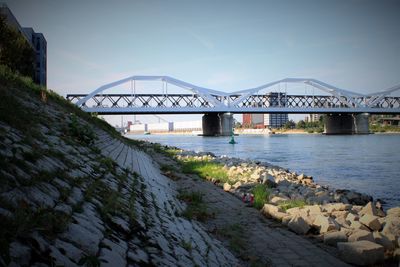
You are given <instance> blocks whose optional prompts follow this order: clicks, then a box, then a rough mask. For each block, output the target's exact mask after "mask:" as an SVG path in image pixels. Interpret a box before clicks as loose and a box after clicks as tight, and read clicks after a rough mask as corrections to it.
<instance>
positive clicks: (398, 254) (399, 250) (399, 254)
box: [393, 248, 400, 262]
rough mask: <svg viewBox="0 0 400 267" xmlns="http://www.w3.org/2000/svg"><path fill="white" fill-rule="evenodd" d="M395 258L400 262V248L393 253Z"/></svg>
mask: <svg viewBox="0 0 400 267" xmlns="http://www.w3.org/2000/svg"><path fill="white" fill-rule="evenodd" d="M393 258H394V259H396V260H398V261H399V262H400V248H396V249H395V250H394V252H393Z"/></svg>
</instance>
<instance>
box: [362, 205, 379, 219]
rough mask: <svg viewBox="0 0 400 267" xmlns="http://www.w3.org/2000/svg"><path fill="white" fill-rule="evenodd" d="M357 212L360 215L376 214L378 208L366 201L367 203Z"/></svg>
mask: <svg viewBox="0 0 400 267" xmlns="http://www.w3.org/2000/svg"><path fill="white" fill-rule="evenodd" d="M359 214H360V215H361V216H362V215H364V214H369V215H374V216H378V209H377V208H376V207H375V205H374V204H373V203H372V202H368V204H367V205H365V206H364V207H363V208H362V209H361V211H360V212H359Z"/></svg>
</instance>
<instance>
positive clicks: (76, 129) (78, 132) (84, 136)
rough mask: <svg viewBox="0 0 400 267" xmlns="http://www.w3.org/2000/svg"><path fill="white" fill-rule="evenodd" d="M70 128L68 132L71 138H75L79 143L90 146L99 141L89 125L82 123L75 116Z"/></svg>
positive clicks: (72, 116) (73, 115) (72, 115)
mask: <svg viewBox="0 0 400 267" xmlns="http://www.w3.org/2000/svg"><path fill="white" fill-rule="evenodd" d="M68 126H69V128H68V132H69V134H70V136H71V137H73V138H75V139H76V140H77V141H78V142H79V143H82V144H85V145H88V146H89V145H92V144H93V143H94V141H95V140H97V139H98V138H97V136H96V134H95V133H94V131H93V130H92V129H91V128H90V127H89V125H87V124H82V123H80V122H79V121H78V117H77V116H76V115H75V114H71V122H70V123H69V125H68Z"/></svg>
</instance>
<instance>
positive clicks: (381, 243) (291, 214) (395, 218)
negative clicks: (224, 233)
mask: <svg viewBox="0 0 400 267" xmlns="http://www.w3.org/2000/svg"><path fill="white" fill-rule="evenodd" d="M176 158H177V159H178V160H179V161H185V160H189V161H200V162H201V161H205V162H217V163H219V164H221V169H223V170H225V171H226V172H227V173H228V177H229V178H232V179H231V180H229V178H228V181H225V182H223V181H220V180H218V179H214V178H213V177H212V176H210V177H209V179H210V181H211V182H213V183H214V184H218V185H220V187H222V188H223V189H224V190H225V191H227V192H230V193H231V194H232V195H235V196H236V197H237V198H238V199H237V200H236V201H237V202H236V203H233V202H231V203H230V204H229V203H226V202H224V201H223V200H221V199H219V195H218V193H217V194H213V193H212V192H208V191H207V190H206V195H210V196H211V197H210V198H211V199H213V198H215V199H218V200H217V201H215V202H217V203H224V204H223V205H222V207H223V206H225V207H228V210H229V211H232V213H233V212H235V211H239V212H238V214H241V212H243V207H244V204H243V203H242V202H241V201H240V200H241V199H243V196H244V195H249V194H252V192H254V191H253V190H254V188H255V187H257V184H260V183H261V184H268V187H269V188H268V189H267V190H268V191H269V192H268V194H269V196H268V199H266V201H265V202H266V203H268V202H269V203H268V204H265V205H264V207H263V209H262V212H263V214H264V215H265V216H266V217H268V218H272V219H274V220H276V221H277V222H279V223H280V225H281V226H284V225H285V226H286V227H287V228H288V229H290V230H291V231H293V232H295V233H297V234H300V235H304V234H307V236H312V237H313V238H315V239H317V240H320V241H321V242H322V241H323V242H324V244H326V245H329V246H331V248H330V249H329V251H330V252H331V253H332V254H333V255H340V257H341V258H342V259H344V260H346V261H347V262H349V263H354V264H360V265H365V264H374V263H377V262H382V261H383V260H384V258H385V259H386V261H385V264H389V266H390V265H391V264H394V262H396V260H395V259H396V257H398V254H399V251H400V250H399V249H398V247H399V243H398V242H399V239H398V238H399V236H400V216H399V212H400V209H399V208H392V209H389V210H388V211H387V213H385V212H384V211H383V210H382V209H381V208H380V206H379V202H378V203H376V202H372V198H371V197H370V196H368V195H365V194H361V193H357V192H354V191H349V190H333V189H331V188H328V187H322V186H319V185H317V184H315V183H314V182H313V179H312V177H308V176H306V175H304V174H301V175H297V174H296V173H291V172H288V171H287V170H285V169H283V168H280V167H277V166H271V165H268V164H266V163H261V162H251V161H250V162H249V161H244V160H240V159H232V158H227V157H215V156H214V155H212V154H208V153H194V152H190V151H180V152H178V153H177V154H176ZM190 183H192V184H190ZM196 183H198V182H195V183H194V184H193V182H189V186H188V188H197V187H196ZM207 186H209V185H201V186H200V187H199V188H207ZM203 191H204V189H203ZM219 194H221V192H219ZM227 201H228V200H227ZM299 203H300V205H299ZM296 205H297V206H296ZM213 206H215V205H214V204H213ZM216 208H217V209H218V205H217V206H216ZM235 208H236V209H235ZM246 212H247V211H245V213H246ZM217 214H220V213H217ZM229 214H231V212H229ZM247 215H248V216H250V214H246V216H247ZM253 215H254V214H252V215H251V216H253ZM218 216H219V215H217V217H218ZM236 216H238V215H236ZM246 216H245V217H244V218H247V220H250V221H251V222H253V221H252V219H249V217H246ZM225 217H226V216H225ZM233 217H234V216H232V218H230V219H229V220H227V221H232V222H237V223H238V224H241V223H245V222H246V219H244V218H242V217H241V216H240V215H239V216H238V218H237V220H235V218H233ZM242 219H244V220H242ZM251 224H252V223H251ZM245 225H247V224H246V223H245ZM250 228H251V227H250ZM256 228H257V227H256ZM256 228H255V229H254V231H255V232H257V233H258V235H262V234H261V233H260V232H259V231H257V230H256ZM279 231H280V230H278V232H279ZM253 233H254V232H253ZM275 234H276V233H275ZM247 237H248V238H249V239H251V235H247ZM281 239H282V240H284V238H283V237H281ZM284 242H285V241H284ZM340 242H342V243H340ZM255 243H257V242H255ZM289 246H290V245H289ZM396 247H397V248H396ZM256 250H257V249H256V248H254V249H252V250H251V251H256ZM348 251H350V252H348ZM296 253H297V254H296ZM299 253H300V254H301V252H293V255H298V254H299ZM317 254H318V253H317ZM292 257H293V258H296V257H294V256H292ZM309 264H310V263H309Z"/></svg>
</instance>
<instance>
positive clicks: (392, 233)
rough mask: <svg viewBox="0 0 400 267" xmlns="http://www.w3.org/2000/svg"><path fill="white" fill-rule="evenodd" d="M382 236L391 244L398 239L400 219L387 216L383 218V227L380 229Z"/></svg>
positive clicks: (399, 235)
mask: <svg viewBox="0 0 400 267" xmlns="http://www.w3.org/2000/svg"><path fill="white" fill-rule="evenodd" d="M382 234H383V235H385V236H386V237H388V238H389V239H390V241H392V242H396V240H397V239H398V238H399V237H400V217H397V216H393V215H388V216H386V218H385V226H384V227H383V229H382Z"/></svg>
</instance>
